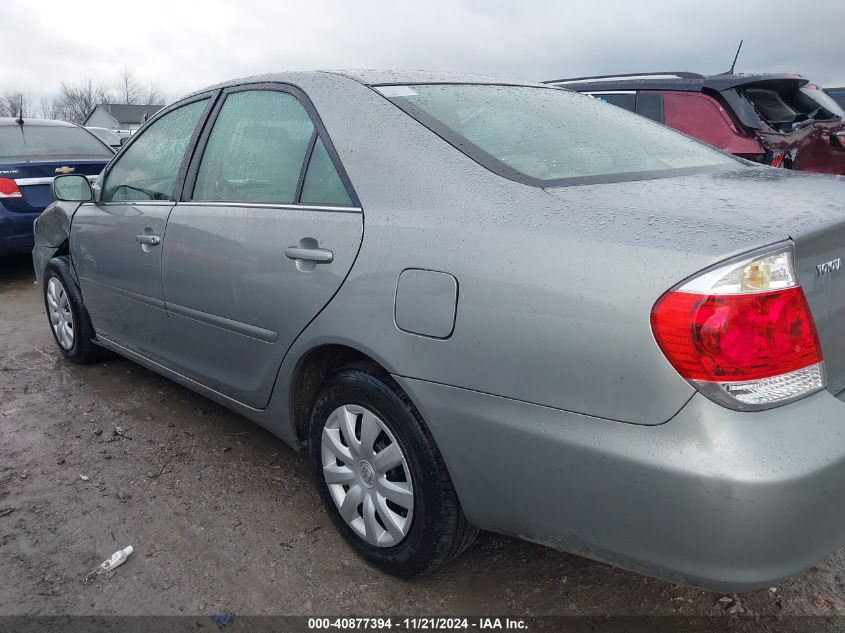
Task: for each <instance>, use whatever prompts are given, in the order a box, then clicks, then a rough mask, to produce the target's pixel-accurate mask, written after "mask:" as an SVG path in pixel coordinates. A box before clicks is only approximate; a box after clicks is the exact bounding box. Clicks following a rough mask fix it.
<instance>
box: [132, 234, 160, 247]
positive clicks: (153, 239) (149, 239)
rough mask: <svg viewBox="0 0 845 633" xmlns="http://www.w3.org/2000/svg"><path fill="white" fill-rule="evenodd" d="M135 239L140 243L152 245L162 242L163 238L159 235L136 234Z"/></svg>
mask: <svg viewBox="0 0 845 633" xmlns="http://www.w3.org/2000/svg"><path fill="white" fill-rule="evenodd" d="M135 239H136V240H138V244H149V245H150V246H158V245H159V244H161V238H160V237H159V236H158V235H147V234H141V235H136V236H135Z"/></svg>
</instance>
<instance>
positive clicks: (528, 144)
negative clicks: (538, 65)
mask: <svg viewBox="0 0 845 633" xmlns="http://www.w3.org/2000/svg"><path fill="white" fill-rule="evenodd" d="M377 90H378V91H379V92H381V94H383V95H384V96H385V97H387V98H388V99H390V100H391V101H392V102H393V103H395V104H396V105H398V106H399V107H400V108H402V109H403V110H405V111H406V112H407V113H408V114H410V115H411V116H413V117H414V118H416V119H417V120H418V121H420V122H421V123H423V124H424V125H426V126H427V127H429V128H430V129H432V130H433V131H434V132H436V133H437V134H439V135H440V136H442V137H443V138H444V139H446V140H447V141H449V142H450V143H451V144H452V145H454V146H455V147H457V148H458V149H460V150H461V151H462V152H464V153H465V154H467V155H468V156H470V158H473V159H474V160H476V161H477V162H479V163H481V164H482V165H484V166H485V167H487V168H488V169H491V170H492V171H494V172H496V173H498V174H500V175H502V176H505V177H508V178H512V179H514V180H518V181H521V182H526V183H527V184H533V185H535V186H550V185H555V184H574V183H573V182H572V179H578V181H584V180H585V179H586V181H599V180H601V181H610V180H630V179H636V178H639V177H654V176H658V175H661V174H666V175H670V174H672V173H677V170H679V169H683V170H697V169H701V168H706V167H713V166H718V165H730V164H736V161H735V159H733V158H732V157H730V156H729V155H727V154H724V153H722V152H720V151H718V150H715V149H711V148H710V147H709V146H706V145H704V144H702V143H699V142H697V141H694V140H692V139H689V138H687V137H685V136H683V135H681V134H678V133H677V132H674V131H672V130H670V129H669V128H666V127H664V126H662V125H659V124H657V123H654V122H652V121H649V120H648V119H646V118H644V117H641V116H639V115H636V114H633V113H630V112H627V111H625V110H622V109H620V108H617V107H616V106H612V105H609V104H606V103H602V102H601V101H599V100H598V99H594V98H592V97H585V96H583V95H579V94H576V93H572V92H569V91H565V90H559V89H555V88H539V87H537V88H535V87H529V86H493V85H454V84H434V85H413V86H382V87H380V88H377Z"/></svg>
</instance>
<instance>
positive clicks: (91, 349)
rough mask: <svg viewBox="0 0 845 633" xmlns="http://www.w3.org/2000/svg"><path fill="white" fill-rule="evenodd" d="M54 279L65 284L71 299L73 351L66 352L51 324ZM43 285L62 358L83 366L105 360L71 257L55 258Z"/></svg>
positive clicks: (45, 273)
mask: <svg viewBox="0 0 845 633" xmlns="http://www.w3.org/2000/svg"><path fill="white" fill-rule="evenodd" d="M52 278H55V279H57V280H58V281H59V283H61V285H62V288H63V289H64V292H65V294H66V296H67V299H68V306H69V307H70V312H71V315H72V316H73V346H72V347H71V348H70V349H66V348H65V347H64V346H63V345H62V344H61V343H60V342H59V338H58V337H57V336H56V332H55V331H54V330H53V324H52V322H51V321H50V306H49V304H48V301H47V289H48V286H49V283H50V279H52ZM43 283H44V287H43V288H42V295H43V298H44V309H45V310H46V312H47V321H48V322H49V323H50V332H52V334H53V340H55V341H56V347H58V348H59V352H60V353H61V354H62V356H64V357H65V358H67V359H68V360H70V361H73V362H74V363H78V364H80V365H85V364H88V363H93V362H95V361H98V360H100V359H101V358H103V357H104V356H105V355H106V352H105V350H104V349H103V348H102V347H100V346H98V345H96V344H95V343H94V342H93V339H94V337H95V334H94V328H93V326H92V325H91V319H90V317H89V316H88V310H86V309H85V304H84V303H83V302H82V292H81V291H80V290H79V285H78V284H77V283H76V280H75V279H74V278H73V274H72V273H71V270H70V261H69V260H68V258H67V256H59V257H54V258H53V259H51V260H50V261H49V262H48V264H47V267H46V268H45V269H44V282H43Z"/></svg>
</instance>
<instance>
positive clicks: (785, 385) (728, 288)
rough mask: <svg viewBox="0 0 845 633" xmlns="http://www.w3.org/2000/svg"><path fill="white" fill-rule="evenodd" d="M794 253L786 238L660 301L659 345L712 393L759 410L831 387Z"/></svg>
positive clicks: (656, 319) (654, 317)
mask: <svg viewBox="0 0 845 633" xmlns="http://www.w3.org/2000/svg"><path fill="white" fill-rule="evenodd" d="M793 259H794V254H793V249H792V246H791V245H786V246H781V247H779V248H776V249H773V250H769V251H764V252H758V253H757V254H751V255H749V256H747V257H745V258H743V259H736V260H732V261H729V262H727V263H725V264H722V265H720V266H718V267H716V268H713V269H709V270H705V271H703V272H701V273H699V274H698V275H696V276H694V277H692V278H690V279H688V280H687V281H686V282H685V283H684V284H682V285H681V286H679V287H678V288H675V289H673V290H670V291H669V292H667V293H666V294H664V295H663V296H662V297H660V299H658V301H657V303H655V304H654V307H653V308H652V311H651V328H652V332H653V333H654V338H655V340H656V341H657V344H658V346H659V347H660V349H661V351H662V352H663V354H664V355H665V356H666V359H667V360H668V361H669V362H670V363H671V365H672V366H673V367H674V368H675V369H676V370H677V372H678V373H679V374H680V375H681V376H683V377H684V378H686V379H687V380H688V381H689V382H690V383H691V384H692V385H693V386H695V387H696V389H698V390H699V391H701V392H702V393H703V394H704V395H706V396H707V397H708V398H711V399H713V400H715V401H717V402H719V403H720V404H723V405H725V406H728V407H731V408H735V409H740V410H757V409H765V408H768V407H772V406H776V405H779V404H785V403H787V402H791V401H793V400H795V399H797V398H801V397H803V396H806V395H808V394H811V393H814V392H816V391H819V390H820V389H823V388H824V387H825V383H826V377H825V369H824V362H823V360H822V351H821V345H820V344H819V337H818V335H817V333H816V326H815V323H814V322H813V315H812V313H811V312H810V306H809V305H808V303H807V299H806V297H805V296H804V291H803V290H802V289H801V285H800V284H799V282H798V277H797V276H796V274H795V266H794V264H793Z"/></svg>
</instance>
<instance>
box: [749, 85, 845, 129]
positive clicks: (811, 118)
mask: <svg viewBox="0 0 845 633" xmlns="http://www.w3.org/2000/svg"><path fill="white" fill-rule="evenodd" d="M744 94H745V97H746V98H747V99H748V100H749V101H750V102H751V103H752V104H753V106H754V109H755V110H756V111H757V113H758V115H759V116H760V118H761V119H763V121H765V122H766V123H767V124H768V125H769V126H770V127H771V128H773V129H775V130H777V131H779V132H787V133H789V132H794V131H795V130H798V129H801V128H802V127H805V126H807V125H810V124H812V123H814V122H816V121H829V120H831V119H835V118H837V117H842V118H845V112H843V111H842V108H841V107H840V106H839V104H838V103H836V101H834V100H833V99H832V98H831V97H830V96H829V95H828V94H826V93H825V92H824V91H822V90H820V89H818V88H816V87H814V86H812V85H803V86H802V82H799V81H779V82H761V83H758V84H750V85H748V86H747V87H745V89H744Z"/></svg>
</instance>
